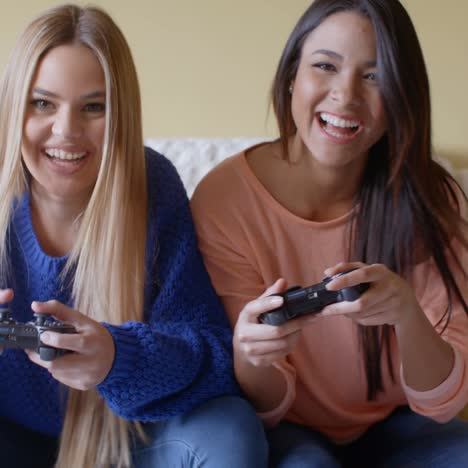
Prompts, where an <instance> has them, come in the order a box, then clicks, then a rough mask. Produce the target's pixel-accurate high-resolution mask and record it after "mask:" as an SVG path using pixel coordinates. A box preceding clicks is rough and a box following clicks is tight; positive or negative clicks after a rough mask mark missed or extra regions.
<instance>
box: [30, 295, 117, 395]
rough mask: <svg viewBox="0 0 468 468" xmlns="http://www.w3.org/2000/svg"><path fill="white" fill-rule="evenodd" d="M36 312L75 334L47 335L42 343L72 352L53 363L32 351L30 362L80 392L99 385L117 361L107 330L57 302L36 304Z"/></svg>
mask: <svg viewBox="0 0 468 468" xmlns="http://www.w3.org/2000/svg"><path fill="white" fill-rule="evenodd" d="M31 308H32V310H33V311H34V312H40V313H47V314H50V315H52V316H53V317H55V318H56V319H57V320H60V321H62V322H66V323H68V324H71V325H73V326H74V327H75V329H76V331H77V333H76V334H72V333H71V334H68V333H63V334H62V333H55V332H49V331H48V332H44V333H43V334H42V335H41V341H42V342H43V343H44V344H46V345H48V346H52V347H54V348H60V349H65V350H68V351H71V352H70V353H66V354H65V355H63V356H60V357H58V358H56V359H55V360H53V361H43V360H42V359H40V358H39V355H38V354H37V353H35V352H33V351H31V350H28V351H26V352H27V354H28V357H29V359H30V360H31V361H32V362H34V363H36V364H38V365H39V366H41V367H44V368H45V369H47V370H48V371H49V372H50V374H52V376H53V377H54V378H55V379H56V380H58V381H59V382H61V383H63V384H65V385H67V386H69V387H72V388H76V389H78V390H89V389H91V388H94V387H96V385H98V384H100V383H101V382H102V381H103V380H104V379H105V378H106V376H107V374H108V373H109V371H110V369H111V367H112V364H113V362H114V355H115V348H114V340H113V339H112V336H111V334H110V333H109V331H108V330H107V328H106V327H104V326H103V325H101V324H100V323H99V322H96V321H95V320H93V319H91V318H89V317H87V316H85V315H83V314H82V313H81V312H78V311H77V310H74V309H72V308H70V307H67V306H66V305H64V304H62V303H61V302H58V301H55V300H53V301H48V302H37V301H35V302H33V303H32V305H31Z"/></svg>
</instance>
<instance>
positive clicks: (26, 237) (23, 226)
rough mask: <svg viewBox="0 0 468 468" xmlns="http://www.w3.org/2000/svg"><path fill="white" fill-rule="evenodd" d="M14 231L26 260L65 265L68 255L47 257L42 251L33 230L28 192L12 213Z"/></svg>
mask: <svg viewBox="0 0 468 468" xmlns="http://www.w3.org/2000/svg"><path fill="white" fill-rule="evenodd" d="M14 218H15V230H16V233H17V235H18V237H19V239H20V241H21V245H22V249H23V251H24V254H25V256H26V258H29V259H30V260H31V262H32V263H36V264H50V263H65V262H66V261H67V259H68V254H66V255H63V256H60V257H55V256H52V255H48V254H47V253H45V252H44V251H43V250H42V247H41V245H40V243H39V239H38V237H37V235H36V231H35V230H34V226H33V223H32V216H31V201H30V196H29V192H25V193H24V194H23V197H22V199H21V201H20V203H19V205H18V207H17V210H16V211H15V213H14Z"/></svg>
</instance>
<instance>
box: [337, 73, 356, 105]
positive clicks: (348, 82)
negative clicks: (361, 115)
mask: <svg viewBox="0 0 468 468" xmlns="http://www.w3.org/2000/svg"><path fill="white" fill-rule="evenodd" d="M359 84H360V81H359V77H356V76H355V75H354V74H337V75H336V76H335V79H334V81H333V87H332V90H331V98H332V100H333V101H335V102H338V103H340V104H341V105H342V106H358V105H359V104H360V102H361V95H360V89H359Z"/></svg>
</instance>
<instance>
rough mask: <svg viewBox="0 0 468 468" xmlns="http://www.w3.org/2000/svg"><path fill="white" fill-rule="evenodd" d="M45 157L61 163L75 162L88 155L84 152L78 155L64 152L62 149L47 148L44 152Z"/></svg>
mask: <svg viewBox="0 0 468 468" xmlns="http://www.w3.org/2000/svg"><path fill="white" fill-rule="evenodd" d="M44 153H45V154H46V156H47V157H49V158H50V159H54V160H56V161H63V162H77V161H80V160H82V159H83V158H84V157H85V156H86V155H87V154H88V153H87V152H86V151H81V152H78V153H72V152H68V151H64V150H62V149H56V148H49V149H46V150H45V151H44Z"/></svg>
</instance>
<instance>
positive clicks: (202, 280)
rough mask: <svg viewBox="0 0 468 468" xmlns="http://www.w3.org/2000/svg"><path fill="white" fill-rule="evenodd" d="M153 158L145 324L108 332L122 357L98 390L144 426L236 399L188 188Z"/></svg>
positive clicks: (224, 326)
mask: <svg viewBox="0 0 468 468" xmlns="http://www.w3.org/2000/svg"><path fill="white" fill-rule="evenodd" d="M147 153H148V157H147V166H148V169H147V171H148V192H149V202H150V203H149V205H150V206H149V210H150V215H149V224H150V226H149V231H148V241H147V271H148V273H149V274H148V277H147V285H146V289H145V304H146V308H145V314H146V321H145V322H144V323H143V322H128V323H124V324H122V325H120V326H115V325H110V324H105V326H106V327H107V328H108V330H109V331H110V333H111V334H112V336H113V338H114V343H115V350H116V354H115V359H114V364H113V367H112V369H111V371H110V372H109V374H108V376H107V377H106V379H105V380H104V382H103V383H101V384H100V385H99V386H98V391H99V393H100V394H101V395H102V396H103V397H104V398H105V400H106V402H107V404H108V405H109V407H110V408H111V409H112V410H113V411H115V412H116V413H117V414H118V415H120V416H122V417H124V418H127V419H133V420H140V421H151V420H160V419H167V418H168V417H171V416H174V415H178V414H182V413H184V412H186V411H189V410H191V409H192V408H194V407H196V406H197V405H199V404H201V403H202V402H204V401H206V400H207V399H209V398H213V397H216V396H220V395H224V394H235V393H238V387H237V384H236V382H235V379H234V376H233V369H232V332H231V329H230V327H229V324H228V322H227V319H226V316H225V313H224V311H223V308H222V305H221V303H220V301H219V299H218V297H217V296H216V294H215V293H214V290H213V289H212V286H211V283H210V279H209V277H208V274H207V272H206V270H205V267H204V264H203V261H202V259H201V256H200V253H199V251H198V248H197V244H196V238H195V233H194V229H193V224H192V218H191V215H190V210H189V205H188V200H187V196H186V193H185V190H184V188H183V186H182V182H181V181H180V178H179V176H178V174H177V173H176V171H175V169H174V167H173V165H172V164H171V163H170V162H169V161H168V160H167V159H166V158H164V157H163V156H161V155H159V154H157V153H155V152H153V151H151V150H148V149H147Z"/></svg>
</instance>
